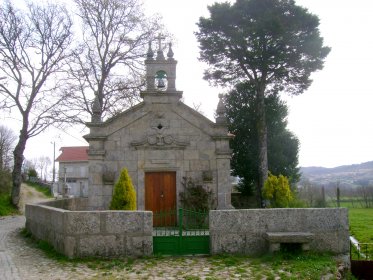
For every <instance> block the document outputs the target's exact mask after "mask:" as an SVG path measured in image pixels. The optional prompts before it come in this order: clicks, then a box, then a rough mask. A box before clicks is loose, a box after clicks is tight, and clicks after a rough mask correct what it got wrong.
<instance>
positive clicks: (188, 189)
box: [179, 177, 213, 211]
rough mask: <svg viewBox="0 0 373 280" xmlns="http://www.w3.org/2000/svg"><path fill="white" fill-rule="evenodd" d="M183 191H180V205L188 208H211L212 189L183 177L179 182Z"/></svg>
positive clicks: (204, 209) (201, 209)
mask: <svg viewBox="0 0 373 280" xmlns="http://www.w3.org/2000/svg"><path fill="white" fill-rule="evenodd" d="M181 184H182V185H183V189H184V191H182V192H180V194H179V197H180V203H181V206H182V207H183V208H185V209H189V210H198V211H208V210H210V208H212V205H213V199H212V191H211V190H206V189H205V188H204V187H203V186H201V185H198V184H196V183H195V182H194V181H193V179H191V178H187V177H183V180H182V182H181Z"/></svg>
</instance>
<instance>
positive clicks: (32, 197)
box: [19, 184, 53, 214]
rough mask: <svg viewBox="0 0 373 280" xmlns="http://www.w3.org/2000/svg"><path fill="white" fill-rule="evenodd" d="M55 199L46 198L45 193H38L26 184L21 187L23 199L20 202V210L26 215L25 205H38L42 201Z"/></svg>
mask: <svg viewBox="0 0 373 280" xmlns="http://www.w3.org/2000/svg"><path fill="white" fill-rule="evenodd" d="M51 199H53V198H50V197H47V196H45V195H44V194H43V193H41V192H38V191H37V190H35V189H34V188H33V187H30V186H28V185H26V184H22V185H21V199H20V202H19V209H20V210H21V213H22V214H24V213H25V205H26V204H27V203H38V202H42V201H48V200H51Z"/></svg>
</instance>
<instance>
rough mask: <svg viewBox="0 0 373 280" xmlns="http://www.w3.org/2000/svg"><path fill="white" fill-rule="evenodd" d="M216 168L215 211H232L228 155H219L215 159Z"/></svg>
mask: <svg viewBox="0 0 373 280" xmlns="http://www.w3.org/2000/svg"><path fill="white" fill-rule="evenodd" d="M216 168H217V186H218V189H217V197H218V201H217V202H218V205H217V209H218V210H221V209H233V208H234V207H233V206H232V204H231V192H232V185H231V181H230V154H229V155H227V154H220V155H217V157H216Z"/></svg>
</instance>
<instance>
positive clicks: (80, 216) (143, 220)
mask: <svg viewBox="0 0 373 280" xmlns="http://www.w3.org/2000/svg"><path fill="white" fill-rule="evenodd" d="M76 202H77V199H72V200H71V199H67V200H56V201H53V202H48V203H44V204H27V205H26V212H25V214H26V228H27V230H28V231H30V232H31V234H32V235H33V236H35V237H36V238H38V239H41V240H45V241H47V242H48V243H50V244H51V245H53V247H54V248H55V249H56V250H57V251H58V252H60V253H62V254H64V255H66V256H68V257H69V258H76V257H87V256H102V257H112V256H146V255H151V254H152V253H153V239H152V230H153V217H152V212H150V211H70V210H68V209H79V208H81V206H79V207H78V204H77V203H76ZM51 206H54V207H51ZM56 207H59V208H56Z"/></svg>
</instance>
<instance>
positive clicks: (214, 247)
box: [210, 208, 350, 255]
mask: <svg viewBox="0 0 373 280" xmlns="http://www.w3.org/2000/svg"><path fill="white" fill-rule="evenodd" d="M266 232H310V233H312V234H313V239H312V241H311V242H310V249H311V250H312V251H318V252H331V253H335V254H348V253H349V244H350V243H349V224H348V210H347V209H344V208H320V209H314V208H308V209H307V208H304V209H246V210H216V211H210V245H211V246H210V248H211V249H210V250H211V254H220V253H234V254H236V253H237V254H245V255H256V254H262V253H265V252H267V251H268V248H269V244H268V243H267V241H266V239H265V237H264V235H265V233H266Z"/></svg>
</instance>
